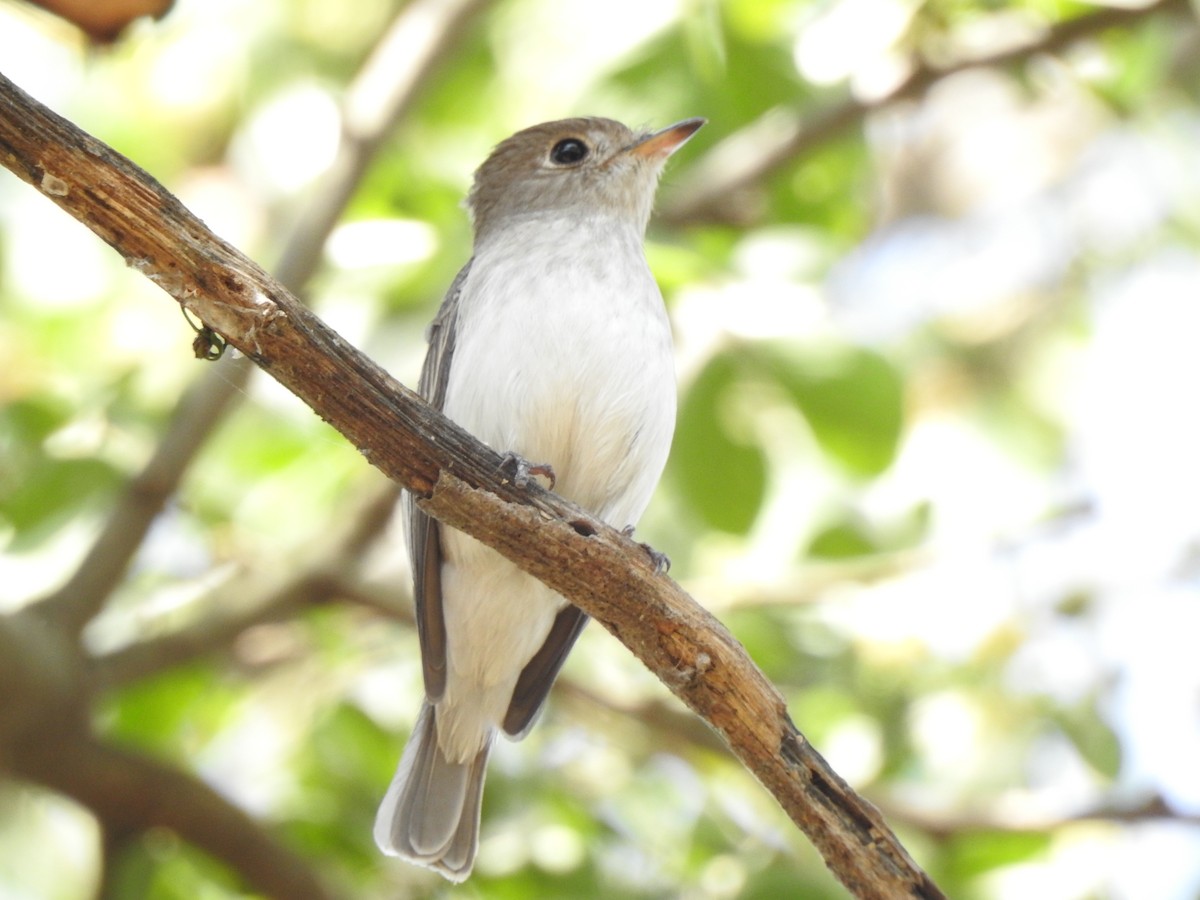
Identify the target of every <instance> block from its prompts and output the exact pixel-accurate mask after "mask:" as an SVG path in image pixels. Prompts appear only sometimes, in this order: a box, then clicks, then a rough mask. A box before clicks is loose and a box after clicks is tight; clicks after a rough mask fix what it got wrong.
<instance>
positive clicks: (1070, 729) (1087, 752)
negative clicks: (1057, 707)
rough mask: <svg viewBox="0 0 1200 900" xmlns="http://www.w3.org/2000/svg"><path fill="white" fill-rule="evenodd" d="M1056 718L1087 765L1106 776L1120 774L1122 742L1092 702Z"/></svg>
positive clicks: (1111, 776)
mask: <svg viewBox="0 0 1200 900" xmlns="http://www.w3.org/2000/svg"><path fill="white" fill-rule="evenodd" d="M1055 719H1056V721H1057V724H1058V726H1059V727H1060V728H1061V729H1062V731H1063V734H1065V735H1066V736H1067V738H1068V739H1069V740H1070V741H1071V743H1072V744H1074V745H1075V749H1076V750H1078V751H1079V755H1080V756H1082V757H1083V758H1084V759H1085V760H1087V762H1088V765H1090V766H1091V767H1092V768H1094V769H1095V770H1096V771H1097V772H1099V773H1100V774H1102V775H1104V776H1105V777H1106V778H1116V777H1117V774H1118V773H1119V772H1120V770H1121V742H1120V741H1119V740H1118V739H1117V735H1116V733H1115V732H1114V731H1113V730H1112V728H1110V727H1109V725H1108V723H1107V722H1105V721H1104V720H1103V719H1102V718H1101V717H1100V716H1099V714H1098V713H1097V712H1096V710H1095V708H1094V707H1093V706H1092V705H1091V704H1088V705H1086V706H1084V707H1081V708H1079V709H1076V710H1071V711H1069V712H1066V713H1062V714H1059V715H1057V716H1055Z"/></svg>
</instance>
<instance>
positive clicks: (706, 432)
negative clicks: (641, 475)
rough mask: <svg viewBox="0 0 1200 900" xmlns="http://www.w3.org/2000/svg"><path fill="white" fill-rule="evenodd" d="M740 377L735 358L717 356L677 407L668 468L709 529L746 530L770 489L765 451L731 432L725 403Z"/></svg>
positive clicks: (732, 397) (741, 531) (683, 494)
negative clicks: (673, 439) (677, 415)
mask: <svg viewBox="0 0 1200 900" xmlns="http://www.w3.org/2000/svg"><path fill="white" fill-rule="evenodd" d="M739 380H740V372H739V368H738V366H737V364H736V362H735V360H734V358H733V357H732V356H731V355H729V354H724V355H721V356H718V357H716V358H715V359H713V360H712V361H711V362H710V363H709V364H708V366H706V367H705V369H704V371H702V372H701V373H700V376H699V377H698V378H697V379H696V381H695V382H694V383H693V384H692V386H691V388H690V389H689V390H688V392H687V395H686V396H685V397H684V400H683V405H682V407H681V408H680V410H679V420H678V424H677V426H676V429H675V443H674V448H673V450H672V453H671V463H670V466H669V469H668V471H669V472H670V474H671V477H672V478H673V479H674V480H675V481H676V482H677V484H678V485H679V490H680V493H681V494H682V496H683V497H684V499H685V501H686V502H687V504H688V506H689V507H690V508H691V509H692V511H694V512H695V513H696V514H697V515H698V516H699V517H700V518H701V519H702V520H703V521H704V524H706V525H707V526H709V527H711V528H718V529H720V530H722V531H727V532H731V533H733V534H746V533H747V532H748V531H749V530H750V528H751V526H752V525H753V524H754V520H755V518H756V517H757V516H758V511H759V509H761V507H762V504H763V499H764V497H765V496H766V490H767V462H766V458H765V456H764V455H763V452H762V450H761V449H760V448H759V447H757V446H756V445H754V444H751V443H749V442H748V441H746V440H745V439H744V438H742V437H741V436H739V435H736V434H735V433H734V432H733V427H732V424H731V423H730V422H728V419H729V414H728V411H727V409H726V407H727V405H728V404H730V403H732V402H734V399H735V398H734V396H733V393H734V389H735V388H736V386H737V384H738V382H739Z"/></svg>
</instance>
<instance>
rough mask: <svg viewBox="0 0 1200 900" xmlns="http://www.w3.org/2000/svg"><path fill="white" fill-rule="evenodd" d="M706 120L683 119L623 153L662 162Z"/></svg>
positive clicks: (638, 142)
mask: <svg viewBox="0 0 1200 900" xmlns="http://www.w3.org/2000/svg"><path fill="white" fill-rule="evenodd" d="M707 121H708V120H707V119H684V120H683V121H682V122H676V123H675V124H674V125H668V126H667V127H666V128H664V129H662V130H661V131H655V132H653V133H652V134H648V135H646V136H645V137H643V138H639V139H638V140H637V141H636V142H635V143H633V144H631V145H629V146H628V147H626V148H625V152H626V153H629V154H632V155H633V156H637V157H640V158H641V159H646V160H663V159H666V158H667V157H668V156H670V155H671V154H672V153H674V152H675V151H676V150H678V149H679V148H680V147H682V146H683V145H684V144H686V143H687V141H688V138H690V137H691V136H692V135H693V134H695V133H696V132H697V131H699V130H700V126H701V125H703V124H704V123H705V122H707Z"/></svg>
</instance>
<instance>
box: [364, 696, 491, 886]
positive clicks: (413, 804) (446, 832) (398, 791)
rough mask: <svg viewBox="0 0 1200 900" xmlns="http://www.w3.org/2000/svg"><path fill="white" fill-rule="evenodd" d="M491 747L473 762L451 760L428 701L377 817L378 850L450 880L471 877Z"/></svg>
mask: <svg viewBox="0 0 1200 900" xmlns="http://www.w3.org/2000/svg"><path fill="white" fill-rule="evenodd" d="M490 749H491V741H490V740H489V741H488V742H486V743H485V744H484V747H483V749H482V750H480V751H479V752H478V753H477V754H476V755H475V758H474V759H473V760H471V761H470V762H467V763H456V762H452V761H450V760H449V759H447V758H446V756H445V755H444V754H443V753H442V751H441V748H440V747H439V746H438V739H437V716H436V711H435V709H434V707H433V706H432V705H431V704H430V703H428V702H426V703H425V704H424V706H422V707H421V714H420V715H419V716H418V717H417V724H416V726H415V727H414V728H413V733H412V736H411V737H410V738H409V740H408V746H407V747H405V748H404V755H403V756H402V757H401V759H400V765H399V767H398V768H397V770H396V776H395V777H394V778H393V779H392V783H391V785H390V786H389V787H388V790H387V794H386V795H385V796H384V798H383V803H381V804H380V806H379V813H378V814H377V815H376V817H375V843H376V844H378V845H379V849H380V850H382V851H383V852H384V853H387V854H389V855H391V856H399V857H402V858H404V859H407V860H409V861H410V862H414V863H417V864H418V865H422V866H428V867H429V868H431V869H436V870H437V871H439V872H441V873H442V875H444V876H445V877H446V878H448V879H450V880H451V881H463V880H464V879H465V878H466V877H467V876H468V875H470V874H471V867H472V866H473V865H474V863H475V850H476V846H477V844H478V841H479V812H480V805H481V803H482V800H483V778H484V775H485V774H486V773H487V759H488V753H489V751H490Z"/></svg>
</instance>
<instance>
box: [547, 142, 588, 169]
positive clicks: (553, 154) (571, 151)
mask: <svg viewBox="0 0 1200 900" xmlns="http://www.w3.org/2000/svg"><path fill="white" fill-rule="evenodd" d="M587 155H588V146H587V144H585V143H584V142H583V141H581V140H579V138H563V139H562V140H561V141H559V142H558V143H557V144H555V145H554V148H553V149H552V150H551V151H550V162H552V163H555V164H556V165H560V166H573V165H575V164H576V163H580V162H583V161H584V160H585V159H587Z"/></svg>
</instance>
